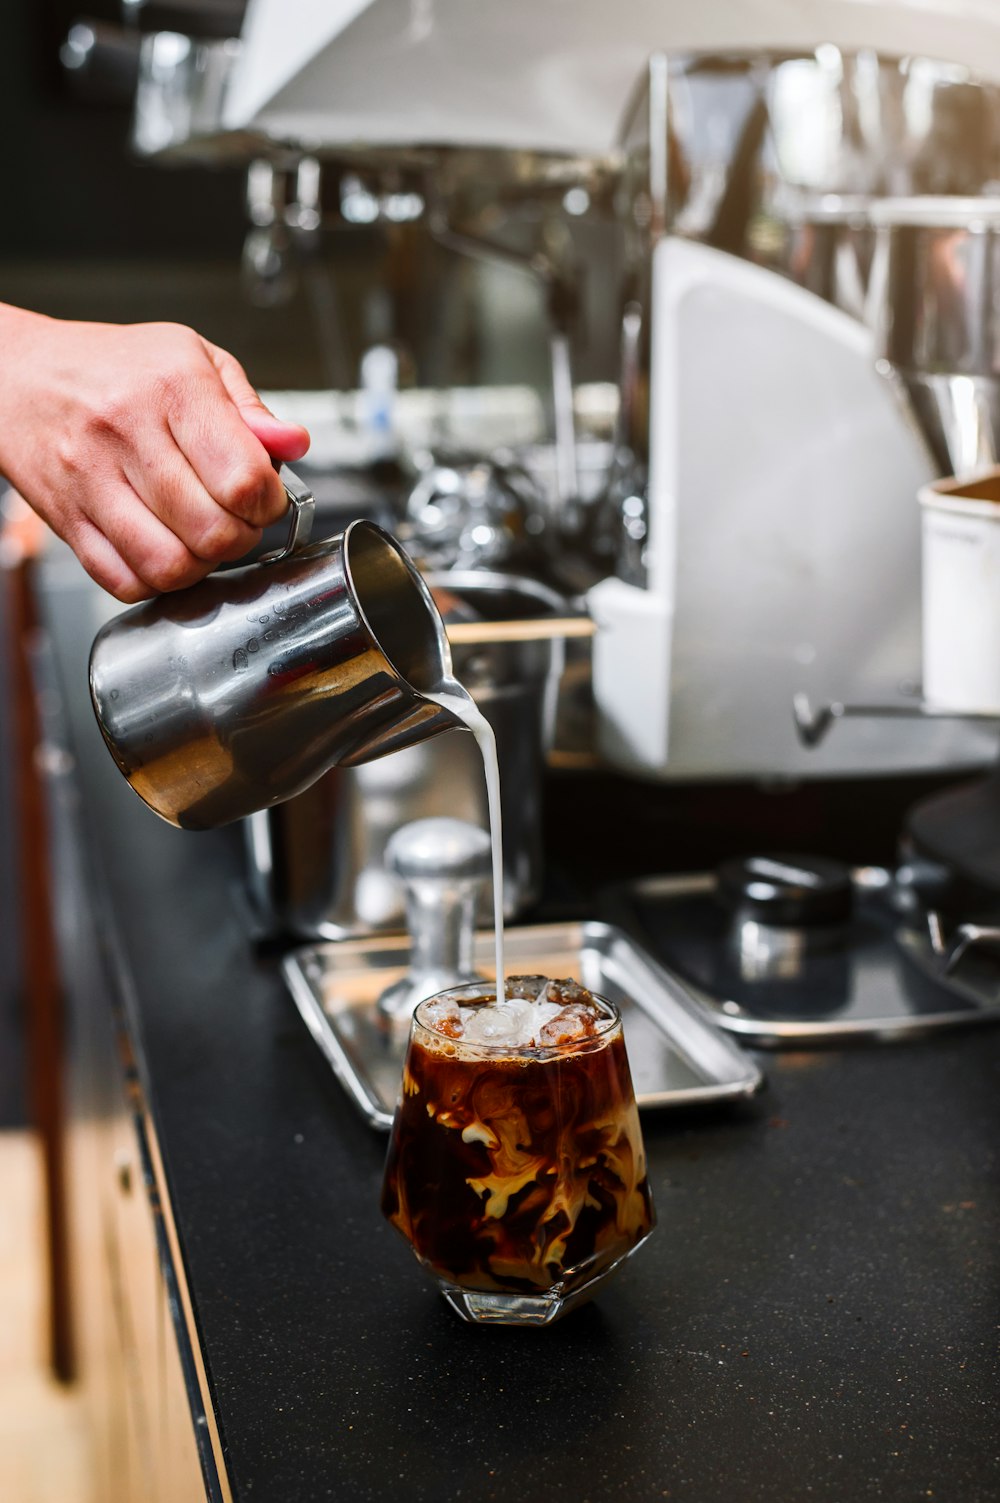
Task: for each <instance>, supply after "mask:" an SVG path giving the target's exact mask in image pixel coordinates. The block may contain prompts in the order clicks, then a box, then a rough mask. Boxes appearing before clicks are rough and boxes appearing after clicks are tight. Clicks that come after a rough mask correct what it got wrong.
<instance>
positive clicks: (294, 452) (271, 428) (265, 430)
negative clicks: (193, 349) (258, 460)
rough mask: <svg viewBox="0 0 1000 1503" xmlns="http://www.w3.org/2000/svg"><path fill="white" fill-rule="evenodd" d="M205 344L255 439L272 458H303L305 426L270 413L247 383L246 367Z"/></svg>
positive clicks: (306, 440) (214, 346) (305, 441)
mask: <svg viewBox="0 0 1000 1503" xmlns="http://www.w3.org/2000/svg"><path fill="white" fill-rule="evenodd" d="M202 344H203V345H204V346H205V349H206V351H207V352H208V357H209V359H210V360H211V362H212V364H213V365H214V366H215V369H216V370H217V371H218V373H219V377H220V379H221V381H222V384H223V386H224V387H225V388H226V391H227V392H228V394H229V396H230V398H231V399H232V402H233V405H234V406H235V407H236V408H237V409H238V410H239V414H240V417H241V418H242V419H243V421H244V422H245V423H246V425H247V427H248V428H249V429H250V432H251V433H252V434H253V435H254V437H255V438H258V439H259V440H260V442H261V443H262V444H263V445H264V448H265V449H266V450H267V452H268V454H270V456H271V458H272V459H280V460H290V459H301V458H302V456H303V454H305V452H306V450H307V449H308V448H309V432H308V430H307V429H305V428H303V427H302V425H301V423H285V422H282V420H281V419H280V418H276V417H275V416H274V413H273V412H269V411H268V409H267V408H266V407H265V406H264V403H263V402H262V401H261V399H260V397H259V396H258V395H257V393H256V392H255V391H254V389H253V387H252V386H251V385H250V382H249V381H248V380H247V375H246V372H245V371H244V369H243V367H242V365H240V363H239V361H238V360H236V359H235V358H234V356H232V355H230V354H229V352H228V351H227V350H221V349H219V347H218V345H214V344H210V343H209V341H208V340H207V339H203V340H202Z"/></svg>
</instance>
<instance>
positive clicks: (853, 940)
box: [603, 867, 1000, 1048]
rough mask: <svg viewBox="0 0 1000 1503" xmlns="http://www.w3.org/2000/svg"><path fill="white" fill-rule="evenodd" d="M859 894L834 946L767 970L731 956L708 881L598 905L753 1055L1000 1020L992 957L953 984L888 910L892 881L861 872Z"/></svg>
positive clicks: (620, 894)
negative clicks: (764, 1049)
mask: <svg viewBox="0 0 1000 1503" xmlns="http://www.w3.org/2000/svg"><path fill="white" fill-rule="evenodd" d="M852 884H853V889H854V894H853V896H854V901H853V912H852V917H851V919H850V922H849V923H848V924H847V925H845V927H844V930H843V932H842V934H841V935H840V936H839V938H838V940H837V942H836V943H832V944H830V945H828V946H826V947H824V948H821V949H815V950H814V949H810V948H808V947H804V948H802V949H801V950H799V951H796V950H795V949H794V948H790V949H789V950H787V951H786V952H785V953H784V954H783V955H781V956H779V957H777V959H776V962H775V963H774V964H773V965H772V966H770V967H769V968H768V967H765V968H761V967H760V966H758V965H755V964H750V963H748V962H751V961H752V960H753V957H751V956H747V955H745V954H743V953H741V951H740V950H739V948H738V947H737V946H736V945H734V942H733V935H732V919H731V915H730V914H729V913H728V912H727V910H726V908H725V907H724V905H723V904H722V903H720V902H719V901H718V900H717V897H716V879H715V877H714V876H713V875H712V874H702V873H698V874H694V875H690V876H680V877H645V878H640V879H639V880H638V881H635V882H631V883H627V884H623V885H622V886H621V887H619V888H616V889H614V890H611V889H609V890H608V892H607V893H606V894H605V901H604V904H603V906H604V908H605V911H607V912H608V913H609V914H611V915H613V916H614V917H615V918H616V919H618V920H619V922H620V923H621V924H622V925H623V926H624V927H625V928H626V929H627V930H630V931H634V932H635V933H636V934H638V935H639V936H640V938H641V940H642V942H644V943H645V944H646V946H647V947H648V948H649V950H650V951H651V952H652V954H653V955H654V956H655V958H656V962H657V963H658V964H660V965H662V966H664V967H668V968H669V972H670V974H671V975H676V976H677V978H678V980H679V981H680V983H681V984H682V985H684V986H686V987H687V988H688V989H689V993H690V995H691V996H693V997H694V998H695V999H696V1000H697V1001H698V1002H699V1003H700V1004H701V1005H702V1006H703V1007H704V1008H705V1009H706V1010H708V1011H710V1012H711V1015H712V1016H713V1017H714V1018H715V1019H716V1020H717V1021H718V1023H719V1024H720V1025H721V1026H722V1027H724V1028H726V1029H727V1030H731V1031H732V1032H733V1033H734V1034H735V1035H736V1036H738V1037H740V1038H741V1039H743V1040H745V1041H746V1042H747V1043H750V1044H753V1045H758V1046H759V1045H767V1046H782V1045H784V1046H792V1047H799V1048H801V1047H802V1046H803V1045H813V1044H823V1043H835V1044H839V1043H844V1042H846V1041H848V1040H852V1039H863V1038H874V1039H882V1040H892V1039H903V1038H911V1037H918V1036H920V1035H922V1034H927V1033H930V1032H933V1031H935V1030H937V1029H940V1028H951V1027H956V1026H959V1025H963V1024H969V1023H990V1022H992V1023H996V1022H998V1021H1000V968H998V965H997V959H996V955H995V954H994V955H992V956H991V955H987V954H980V953H978V952H977V953H974V954H971V955H969V956H968V957H967V958H966V959H963V960H962V963H961V968H960V970H957V971H956V972H955V973H954V974H952V975H946V974H945V972H944V968H943V966H942V962H941V959H940V957H939V956H937V955H935V954H934V952H933V950H932V948H931V946H930V944H929V942H928V940H927V939H926V938H925V937H924V936H923V935H922V934H921V933H920V931H919V930H918V929H916V928H913V927H911V922H915V920H912V919H911V921H910V922H908V921H907V919H906V917H905V916H904V915H903V914H902V913H901V911H900V909H899V906H898V904H896V903H895V902H894V901H893V887H892V874H891V873H890V872H888V871H885V870H883V869H881V868H875V867H863V868H858V869H856V870H855V871H854V872H853V873H852Z"/></svg>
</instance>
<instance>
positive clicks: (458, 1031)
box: [420, 997, 463, 1039]
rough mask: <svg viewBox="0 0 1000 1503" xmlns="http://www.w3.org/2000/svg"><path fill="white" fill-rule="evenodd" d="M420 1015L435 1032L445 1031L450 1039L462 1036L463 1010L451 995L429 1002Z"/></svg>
mask: <svg viewBox="0 0 1000 1503" xmlns="http://www.w3.org/2000/svg"><path fill="white" fill-rule="evenodd" d="M420 1016H421V1018H422V1019H423V1020H424V1022H425V1023H426V1024H427V1026H428V1028H433V1030H434V1032H435V1033H443V1034H444V1035H445V1037H446V1038H450V1039H460V1038H461V1037H462V1033H463V1025H462V1011H461V1008H460V1007H459V1005H458V1003H457V1002H455V1001H454V1000H453V999H452V998H451V997H447V998H445V997H441V998H439V999H438V1000H437V1001H435V1002H428V1003H427V1004H426V1006H425V1007H424V1010H423V1012H422V1013H421V1014H420Z"/></svg>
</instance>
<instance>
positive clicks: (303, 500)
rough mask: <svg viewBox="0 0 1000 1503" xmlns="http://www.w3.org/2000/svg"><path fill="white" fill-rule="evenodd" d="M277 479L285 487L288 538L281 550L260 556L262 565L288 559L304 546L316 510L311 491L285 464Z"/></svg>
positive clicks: (310, 530)
mask: <svg viewBox="0 0 1000 1503" xmlns="http://www.w3.org/2000/svg"><path fill="white" fill-rule="evenodd" d="M278 479H279V480H280V481H281V483H282V485H283V486H284V487H285V495H286V496H287V497H288V518H289V522H288V537H287V538H286V540H285V546H284V547H283V548H273V549H272V550H271V552H270V553H265V554H262V555H261V558H260V562H261V563H262V564H276V563H277V562H278V560H279V559H280V558H288V557H290V555H291V554H293V553H295V552H297V551H298V549H299V548H304V547H305V546H306V544H307V543H308V541H309V534H310V533H311V532H312V524H313V513H314V512H315V510H316V499H315V497H314V496H313V493H312V491H311V490H310V489H309V487H308V486H307V485H306V484H305V482H304V481H302V480H300V479H299V477H298V475H296V474H295V472H294V470H290V469H289V468H288V466H287V465H286V464H283V465H282V466H281V469H280V470H279V471H278Z"/></svg>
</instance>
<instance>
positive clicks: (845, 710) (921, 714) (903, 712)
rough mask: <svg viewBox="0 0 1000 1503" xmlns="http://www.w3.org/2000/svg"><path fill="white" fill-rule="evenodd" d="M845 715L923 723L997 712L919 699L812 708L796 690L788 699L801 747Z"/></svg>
mask: <svg viewBox="0 0 1000 1503" xmlns="http://www.w3.org/2000/svg"><path fill="white" fill-rule="evenodd" d="M848 715H853V716H858V717H864V718H866V719H881V718H889V717H900V716H908V717H910V718H913V719H926V720H996V721H1000V711H998V710H952V709H949V708H947V707H945V706H938V705H932V704H927V703H926V702H925V701H923V700H913V701H912V702H911V703H909V704H884V705H849V704H844V703H843V702H842V701H840V700H833V701H831V703H830V704H825V705H818V706H817V707H816V708H815V709H813V707H812V705H811V703H810V700H809V696H808V694H806V693H804V692H802V691H800V692H799V693H798V694H793V696H792V716H793V719H794V721H795V729H796V731H797V733H798V737H799V740H800V741H801V743H802V745H803V746H805V747H809V748H810V749H811V748H813V747H816V746H818V745H819V744H820V742H821V741H823V740H825V738H826V735H827V733H828V731H830V730H831V728H832V726H833V723H834V721H836V720H843V719H845V718H846V717H847V716H848Z"/></svg>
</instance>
